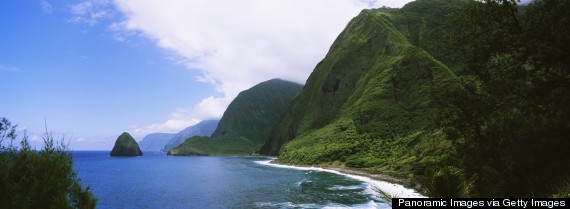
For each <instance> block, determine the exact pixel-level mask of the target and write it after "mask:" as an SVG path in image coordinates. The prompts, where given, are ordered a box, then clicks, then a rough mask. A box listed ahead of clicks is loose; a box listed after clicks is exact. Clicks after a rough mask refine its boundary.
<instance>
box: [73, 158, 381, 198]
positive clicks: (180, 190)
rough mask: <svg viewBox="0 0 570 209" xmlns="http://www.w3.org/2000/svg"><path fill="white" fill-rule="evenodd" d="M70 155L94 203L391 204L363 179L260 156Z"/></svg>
mask: <svg viewBox="0 0 570 209" xmlns="http://www.w3.org/2000/svg"><path fill="white" fill-rule="evenodd" d="M72 155H73V161H74V168H75V170H76V171H77V175H78V177H79V178H80V179H81V181H82V184H83V185H84V186H89V187H90V188H91V191H92V192H93V194H94V195H95V197H97V200H98V202H97V205H98V206H97V208H113V209H116V208H390V205H389V204H388V202H387V201H386V200H385V199H383V198H381V196H380V195H379V194H378V193H377V192H375V191H374V190H373V189H372V187H371V186H370V185H369V184H368V183H366V182H362V181H358V180H355V179H353V178H349V177H347V176H344V175H339V174H335V173H330V172H323V171H313V170H299V169H289V168H282V167H275V166H270V165H267V163H266V162H267V160H269V159H267V158H263V157H169V156H166V155H165V154H164V153H150V152H145V153H144V156H141V157H109V152H108V151H74V152H72Z"/></svg>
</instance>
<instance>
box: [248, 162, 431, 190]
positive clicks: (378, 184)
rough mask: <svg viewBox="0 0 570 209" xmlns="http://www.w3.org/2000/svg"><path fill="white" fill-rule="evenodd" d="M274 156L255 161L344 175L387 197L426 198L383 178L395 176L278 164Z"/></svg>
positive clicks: (263, 163) (275, 165)
mask: <svg viewBox="0 0 570 209" xmlns="http://www.w3.org/2000/svg"><path fill="white" fill-rule="evenodd" d="M275 160H276V158H272V159H270V160H262V161H256V163H259V164H262V165H267V166H273V167H281V168H289V169H297V170H311V171H322V172H329V173H334V174H338V175H342V176H346V177H349V178H352V179H356V180H359V181H362V182H366V183H367V184H369V185H370V186H372V188H373V190H375V191H376V192H378V193H380V194H382V195H384V196H386V197H387V198H394V197H398V198H426V196H424V195H422V194H420V193H419V192H417V191H415V190H413V189H409V188H406V187H404V186H403V185H401V184H398V183H390V182H388V181H386V180H385V179H387V178H388V179H391V180H394V181H395V182H397V180H396V179H395V178H391V177H389V176H385V175H371V174H368V173H364V172H361V171H356V170H349V169H342V168H330V167H325V168H322V167H315V166H294V165H287V164H280V163H277V162H275Z"/></svg>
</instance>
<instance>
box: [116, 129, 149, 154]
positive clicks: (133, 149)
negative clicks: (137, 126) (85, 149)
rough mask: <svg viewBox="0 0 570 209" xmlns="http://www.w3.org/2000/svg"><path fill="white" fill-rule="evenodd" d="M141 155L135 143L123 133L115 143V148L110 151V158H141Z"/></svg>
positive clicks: (129, 136) (126, 133) (127, 134)
mask: <svg viewBox="0 0 570 209" xmlns="http://www.w3.org/2000/svg"><path fill="white" fill-rule="evenodd" d="M142 155H143V153H142V151H141V149H140V148H139V145H138V143H137V141H135V139H134V138H133V137H132V136H131V135H130V134H129V133H128V132H124V133H123V134H121V135H120V136H119V138H117V141H115V146H114V147H113V150H112V151H111V156H113V157H115V156H117V157H119V156H142Z"/></svg>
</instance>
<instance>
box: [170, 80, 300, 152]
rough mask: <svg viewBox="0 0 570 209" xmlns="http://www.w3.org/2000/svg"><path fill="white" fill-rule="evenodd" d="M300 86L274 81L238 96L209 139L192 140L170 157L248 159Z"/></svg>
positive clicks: (175, 149)
mask: <svg viewBox="0 0 570 209" xmlns="http://www.w3.org/2000/svg"><path fill="white" fill-rule="evenodd" d="M301 88H302V86H301V85H299V84H296V83H292V82H288V81H283V80H278V79H273V80H269V81H266V82H262V83H260V84H258V85H256V86H254V87H252V88H250V89H248V90H245V91H243V92H241V93H240V94H239V95H238V96H237V97H236V98H235V99H234V100H233V101H232V102H231V103H230V105H229V106H228V109H226V111H225V112H224V115H223V117H222V119H221V120H220V123H219V125H218V127H217V128H216V130H215V131H214V133H213V134H212V137H211V138H209V137H193V138H190V139H189V140H186V142H185V143H183V144H182V145H181V146H179V147H177V148H174V149H171V150H170V151H169V155H249V154H251V153H253V152H255V151H257V150H258V149H259V147H260V146H261V145H262V144H263V143H264V142H265V139H266V138H267V135H268V134H269V131H270V130H271V128H272V127H273V126H274V125H275V124H276V122H277V121H278V120H279V117H280V116H281V115H282V114H283V112H285V110H287V107H288V106H289V103H290V102H291V100H292V99H293V97H295V96H296V95H297V94H298V93H299V91H300V90H301Z"/></svg>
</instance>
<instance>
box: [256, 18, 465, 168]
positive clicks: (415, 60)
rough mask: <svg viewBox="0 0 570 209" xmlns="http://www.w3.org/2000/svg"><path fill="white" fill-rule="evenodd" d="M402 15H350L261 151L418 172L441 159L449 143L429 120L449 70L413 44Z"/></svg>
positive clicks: (300, 160)
mask: <svg viewBox="0 0 570 209" xmlns="http://www.w3.org/2000/svg"><path fill="white" fill-rule="evenodd" d="M402 18H406V16H405V15H402V14H401V12H400V11H398V10H383V9H377V10H365V11H363V12H362V13H361V14H360V15H359V16H357V17H355V18H354V19H353V20H352V21H351V22H350V23H349V24H348V26H347V27H346V29H345V30H344V31H343V32H342V33H341V34H340V35H339V37H338V38H337V40H336V41H335V42H334V43H333V45H332V47H331V49H330V50H329V53H328V54H327V56H326V57H325V59H323V60H322V61H321V62H320V63H319V64H318V65H317V67H316V68H315V70H314V71H313V73H312V74H311V76H310V77H309V79H308V81H307V84H306V87H305V89H304V90H303V91H302V93H301V94H300V95H299V96H298V97H296V98H295V99H294V100H293V102H292V103H291V106H290V107H289V110H288V111H287V112H286V113H285V115H284V116H283V117H282V120H280V121H279V123H278V125H277V126H276V127H275V128H274V129H273V131H272V133H271V135H270V137H269V140H268V141H267V143H266V144H265V145H264V146H263V147H262V149H261V152H262V154H272V155H276V154H279V157H280V160H281V161H283V162H287V163H297V164H328V165H336V166H350V167H365V168H368V169H370V170H372V171H381V172H385V173H392V174H394V175H400V176H414V175H418V174H420V175H421V174H423V173H424V171H425V169H426V168H428V167H429V166H430V165H432V164H434V163H438V162H440V161H441V160H442V159H445V158H446V156H447V155H449V154H450V153H451V152H449V149H451V144H449V142H447V141H445V140H443V136H442V134H441V132H439V131H438V130H433V128H432V127H431V125H432V124H433V123H434V122H435V119H436V116H437V113H438V111H439V108H440V107H441V106H440V105H438V97H439V96H441V95H440V94H441V92H443V91H444V90H445V89H446V88H450V87H453V80H454V77H455V75H454V74H453V73H452V72H451V71H450V70H449V69H448V68H447V67H446V66H445V65H443V64H442V63H441V62H439V61H438V60H436V59H434V58H433V57H432V56H431V55H430V54H429V53H427V52H426V50H424V49H422V48H421V47H420V46H416V45H414V44H413V43H414V41H413V39H416V40H420V39H421V36H420V35H418V34H419V33H420V32H416V33H413V32H409V31H405V32H402V31H400V30H399V29H401V28H403V27H402V26H401V25H394V22H395V21H394V20H397V21H400V22H402V21H404V22H405V21H406V20H405V19H404V20H402ZM412 36H414V37H416V38H412ZM416 42H417V41H416ZM417 43H419V42H417ZM287 142H288V143H287ZM285 143H286V144H285ZM283 144H284V146H282V145H283ZM281 147H282V148H281ZM280 148H281V149H280Z"/></svg>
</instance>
